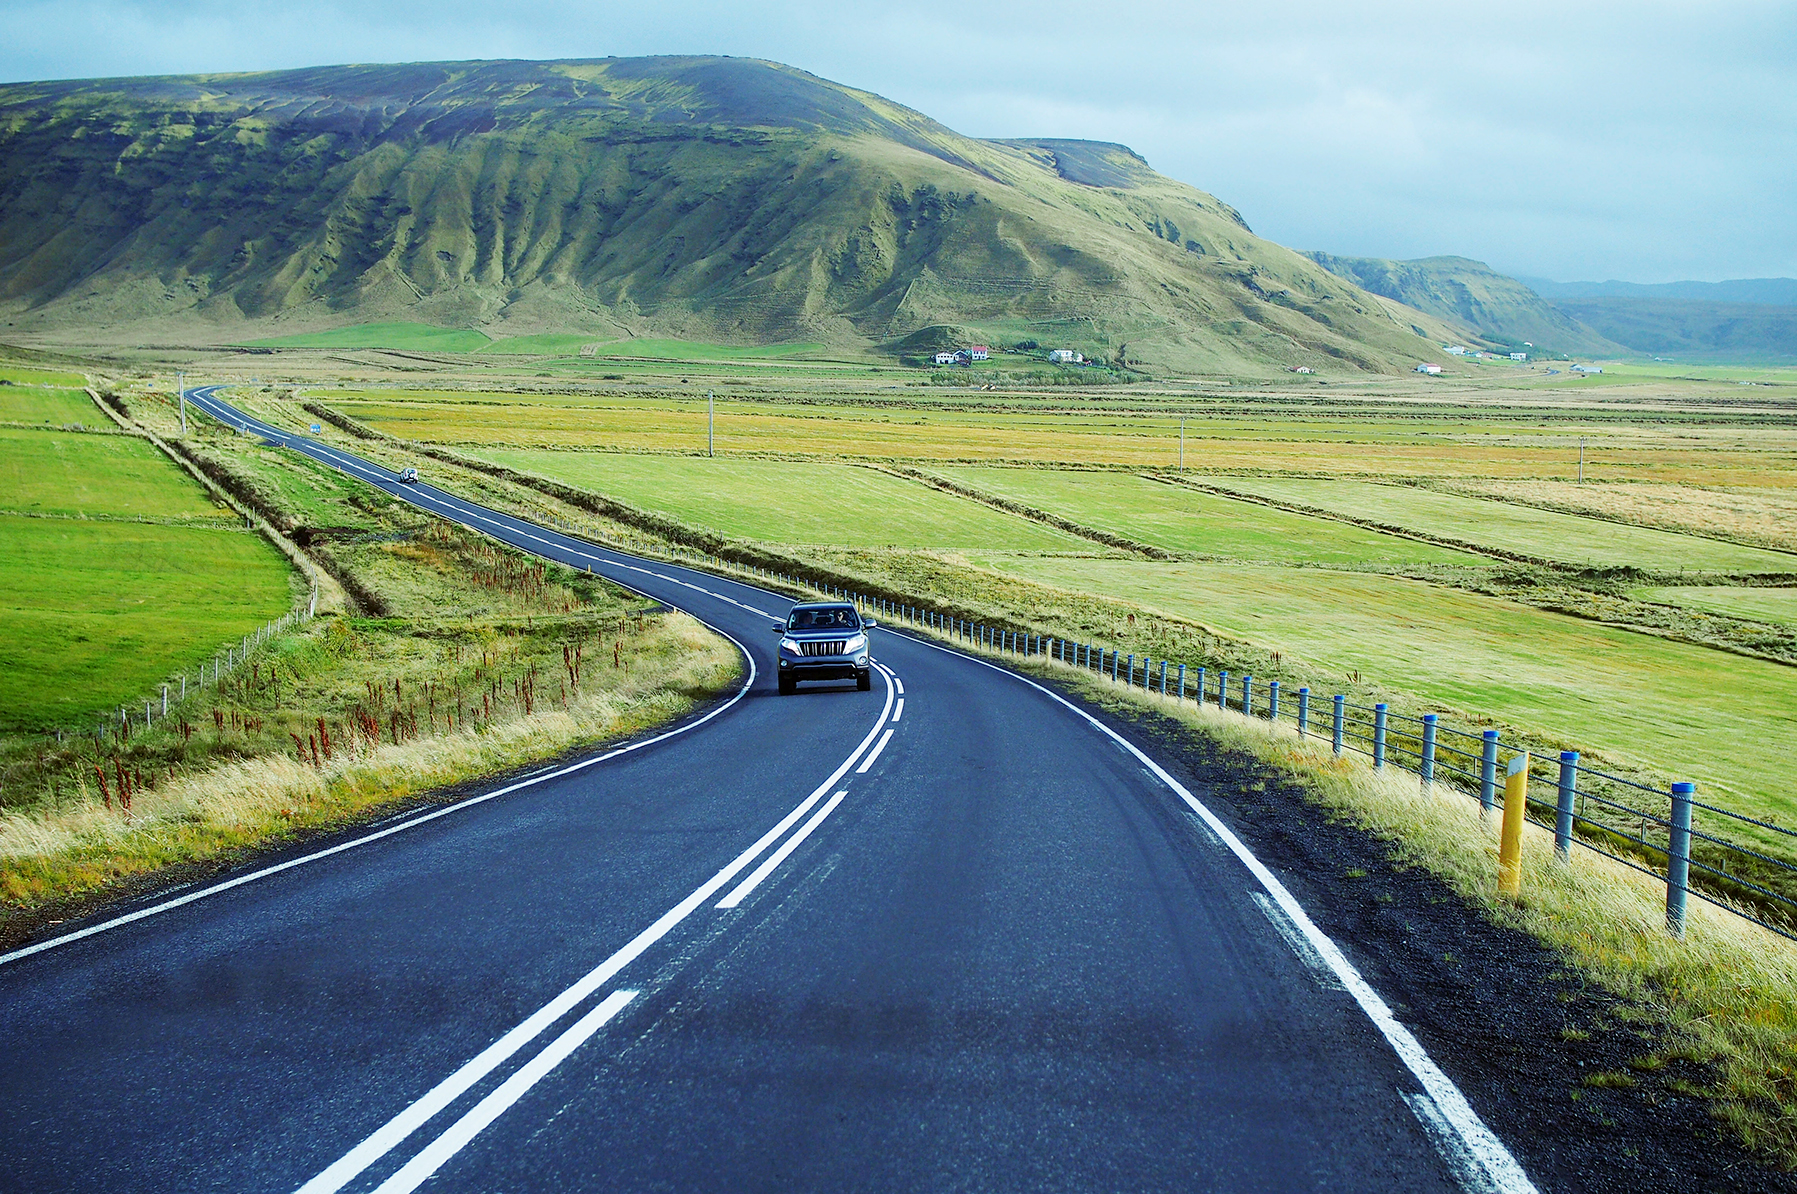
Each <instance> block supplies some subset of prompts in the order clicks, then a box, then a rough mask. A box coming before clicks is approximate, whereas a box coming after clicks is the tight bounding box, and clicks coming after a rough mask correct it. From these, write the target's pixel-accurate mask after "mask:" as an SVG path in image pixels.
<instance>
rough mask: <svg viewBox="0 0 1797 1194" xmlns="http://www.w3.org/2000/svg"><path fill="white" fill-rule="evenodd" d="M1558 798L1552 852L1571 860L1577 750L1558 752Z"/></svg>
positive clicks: (1576, 780) (1576, 789)
mask: <svg viewBox="0 0 1797 1194" xmlns="http://www.w3.org/2000/svg"><path fill="white" fill-rule="evenodd" d="M1559 788H1560V799H1559V803H1558V806H1557V807H1556V809H1555V814H1556V815H1555V817H1554V853H1555V854H1556V855H1557V856H1558V857H1559V859H1560V861H1561V862H1571V861H1572V802H1573V798H1574V797H1575V796H1576V795H1577V794H1578V789H1579V752H1578V751H1576V750H1563V751H1561V752H1560V783H1559Z"/></svg>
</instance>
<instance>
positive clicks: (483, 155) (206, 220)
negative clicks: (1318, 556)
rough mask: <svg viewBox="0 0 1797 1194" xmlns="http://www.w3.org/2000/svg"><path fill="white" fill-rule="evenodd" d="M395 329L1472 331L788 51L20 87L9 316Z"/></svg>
mask: <svg viewBox="0 0 1797 1194" xmlns="http://www.w3.org/2000/svg"><path fill="white" fill-rule="evenodd" d="M379 321H411V322H417V323H427V324H434V325H438V326H442V327H448V328H470V329H480V330H482V331H484V332H486V333H488V334H491V335H495V336H508V335H518V334H529V333H547V332H562V331H568V332H579V333H589V332H590V333H604V334H607V335H608V336H611V337H617V336H622V335H635V336H665V337H684V338H690V339H705V340H714V341H719V340H721V341H728V342H734V343H783V342H790V341H799V340H803V341H809V342H822V343H825V344H827V345H831V346H836V347H841V348H848V349H853V350H856V351H862V352H871V351H875V346H877V345H882V344H887V345H890V344H893V343H895V342H898V341H900V340H902V339H903V338H904V337H905V336H907V335H910V334H911V333H913V332H916V331H918V330H919V329H922V328H926V327H931V326H934V325H950V326H954V327H960V328H966V329H969V330H970V331H971V332H975V333H978V334H979V335H981V336H983V337H988V338H989V340H990V342H992V343H995V344H1003V343H1008V342H1010V341H1011V340H1013V339H1034V340H1039V341H1042V342H1044V343H1054V344H1061V343H1065V344H1067V345H1068V346H1069V347H1075V348H1080V349H1082V350H1084V351H1085V352H1086V353H1087V354H1088V355H1089V356H1091V355H1095V356H1099V357H1101V358H1103V359H1106V360H1117V359H1119V358H1121V359H1123V360H1126V361H1128V362H1132V363H1139V364H1141V365H1142V366H1143V367H1145V368H1151V369H1152V368H1164V369H1181V370H1198V371H1235V370H1240V371H1248V372H1258V373H1268V372H1273V371H1277V370H1279V369H1282V368H1283V367H1286V366H1295V365H1299V364H1308V365H1311V366H1313V367H1323V366H1328V367H1332V368H1336V369H1352V370H1361V371H1393V370H1399V371H1407V370H1408V369H1409V368H1411V367H1412V365H1413V364H1414V362H1415V361H1416V360H1418V359H1421V356H1420V354H1425V353H1428V352H1430V349H1429V348H1428V344H1429V342H1431V341H1433V340H1436V339H1438V338H1445V337H1448V336H1451V335H1454V334H1455V331H1454V329H1452V328H1450V327H1448V326H1447V325H1446V324H1443V323H1441V322H1439V321H1438V320H1436V319H1434V318H1433V317H1431V316H1429V315H1426V314H1423V313H1420V312H1418V311H1415V310H1410V309H1407V308H1404V307H1401V306H1399V305H1397V304H1396V303H1394V302H1391V301H1389V300H1387V299H1385V298H1380V297H1376V296H1374V295H1372V294H1369V293H1367V292H1366V291H1364V290H1362V289H1360V288H1359V287H1358V286H1356V285H1353V284H1351V283H1349V282H1347V281H1345V280H1343V279H1341V278H1338V277H1336V276H1335V275H1332V274H1330V273H1329V272H1327V271H1325V270H1324V269H1323V268H1322V267H1320V266H1318V265H1317V264H1315V263H1314V262H1312V261H1311V260H1309V259H1307V258H1305V257H1303V256H1301V255H1299V254H1297V253H1294V252H1292V251H1290V250H1288V249H1285V248H1283V247H1281V246H1279V245H1276V244H1273V243H1271V242H1269V241H1266V240H1263V239H1261V238H1259V237H1257V236H1255V235H1254V234H1253V232H1251V231H1250V230H1249V228H1248V227H1247V225H1246V224H1245V223H1244V222H1243V221H1242V219H1241V217H1240V216H1239V215H1238V214H1237V213H1236V211H1235V210H1234V209H1232V208H1231V207H1229V206H1228V205H1227V204H1225V203H1222V202H1220V201H1218V200H1217V199H1216V198H1214V197H1213V196H1211V195H1208V194H1205V193H1204V192H1202V191H1198V190H1196V189H1194V188H1192V187H1189V186H1186V185H1184V184H1181V183H1177V182H1174V181H1172V180H1170V179H1167V178H1164V177H1162V176H1161V175H1159V174H1157V173H1156V172H1155V171H1154V170H1153V169H1152V168H1151V167H1150V166H1149V165H1148V163H1147V162H1145V161H1143V160H1142V158H1141V157H1140V156H1138V155H1136V154H1135V153H1133V152H1131V151H1130V150H1129V149H1127V148H1125V147H1123V146H1120V145H1112V144H1106V143H1099V142H1086V141H1068V140H1013V141H980V140H975V139H972V138H968V137H963V136H961V135H959V134H957V133H955V132H953V131H952V130H950V129H948V128H945V127H943V126H942V125H941V124H938V123H937V122H935V121H933V120H931V119H929V118H928V117H926V116H924V115H922V114H920V113H917V112H914V111H911V110H910V109H907V108H903V107H901V106H899V105H897V104H893V103H891V102H889V101H887V100H884V99H882V98H880V97H879V96H876V95H873V94H870V93H868V92H864V91H857V90H855V89H853V88H849V87H844V86H841V85H839V84H836V83H831V82H828V81H826V80H823V79H819V78H817V77H815V76H812V75H809V74H806V73H804V72H802V71H798V70H795V69H793V68H791V67H786V66H781V65H779V64H776V63H769V62H759V61H751V60H744V59H732V58H637V59H604V60H597V61H570V62H509V61H508V62H460V63H420V64H412V65H404V66H344V67H329V68H319V69H313V70H299V71H283V72H276V73H265V74H238V75H206V76H191V77H180V78H175V77H169V78H154V79H108V80H88V81H73V82H53V83H30V84H14V85H8V86H3V87H0V327H4V328H5V329H15V330H16V331H25V332H30V331H37V332H40V333H51V334H56V335H61V336H63V337H65V338H66V337H89V336H92V335H93V334H94V332H93V329H95V328H105V329H114V330H115V331H116V330H117V329H121V328H123V329H128V332H119V333H118V334H121V335H122V334H130V335H146V334H149V332H150V330H151V329H155V330H157V331H158V332H159V333H167V334H171V335H172V334H178V335H181V336H184V337H187V338H189V340H190V341H191V340H193V339H199V338H209V339H210V340H211V341H212V342H230V341H238V340H244V339H249V338H251V337H262V336H272V335H283V334H289V333H297V332H309V331H314V330H323V329H330V328H335V327H342V326H345V325H348V324H358V323H370V322H379Z"/></svg>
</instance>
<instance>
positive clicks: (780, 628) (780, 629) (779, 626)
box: [774, 622, 786, 634]
mask: <svg viewBox="0 0 1797 1194" xmlns="http://www.w3.org/2000/svg"><path fill="white" fill-rule="evenodd" d="M774 633H775V634H785V633H786V625H785V624H784V623H780V622H777V623H775V624H774Z"/></svg>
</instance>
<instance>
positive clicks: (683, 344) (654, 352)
mask: <svg viewBox="0 0 1797 1194" xmlns="http://www.w3.org/2000/svg"><path fill="white" fill-rule="evenodd" d="M823 348H824V346H823V345H822V344H766V345H761V346H758V347H757V346H745V345H737V344H707V343H705V342H703V341H700V340H653V339H640V340H613V341H611V342H610V343H606V344H601V345H600V346H599V351H598V354H597V355H598V356H600V357H653V358H655V359H656V360H663V361H731V360H738V361H753V360H767V359H776V358H779V357H790V356H796V355H798V354H799V353H810V352H822V351H823Z"/></svg>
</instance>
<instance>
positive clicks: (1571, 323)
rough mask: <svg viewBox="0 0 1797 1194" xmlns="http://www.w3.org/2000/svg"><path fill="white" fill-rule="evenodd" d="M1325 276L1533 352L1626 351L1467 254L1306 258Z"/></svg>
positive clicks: (1604, 353)
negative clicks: (1413, 258) (1416, 257)
mask: <svg viewBox="0 0 1797 1194" xmlns="http://www.w3.org/2000/svg"><path fill="white" fill-rule="evenodd" d="M1307 256H1309V257H1310V258H1311V259H1312V260H1313V261H1316V262H1317V263H1318V264H1319V265H1321V266H1322V267H1323V268H1324V269H1327V270H1328V271H1329V272H1330V273H1332V274H1336V275H1338V276H1339V277H1343V278H1346V279H1348V280H1349V281H1351V282H1353V283H1354V284H1356V285H1357V286H1361V287H1363V288H1365V289H1367V290H1370V291H1372V292H1373V293H1374V294H1378V295H1383V296H1385V297H1386V298H1389V299H1396V300H1397V301H1398V302H1400V303H1404V304H1406V305H1408V306H1411V307H1415V308H1416V309H1417V310H1419V311H1427V312H1429V313H1430V314H1433V315H1438V316H1440V317H1442V318H1443V319H1448V320H1452V321H1454V322H1455V323H1457V324H1459V325H1460V326H1462V327H1463V328H1465V329H1466V330H1467V331H1469V332H1471V333H1473V334H1475V335H1477V336H1481V337H1484V338H1485V339H1487V340H1489V341H1491V342H1493V343H1495V344H1502V345H1507V346H1511V347H1517V348H1520V347H1522V346H1523V345H1524V344H1532V345H1534V346H1535V348H1536V350H1537V351H1542V352H1565V353H1585V354H1594V355H1599V356H1609V355H1620V354H1622V353H1625V352H1626V351H1627V350H1626V349H1625V348H1624V347H1623V346H1622V345H1620V344H1617V343H1614V342H1612V341H1610V340H1609V339H1607V338H1606V337H1605V336H1603V335H1602V334H1600V333H1599V332H1597V331H1594V330H1593V329H1592V328H1589V327H1586V326H1584V325H1583V324H1581V323H1580V322H1578V320H1577V319H1576V318H1574V317H1572V316H1570V315H1568V314H1567V313H1566V312H1564V311H1562V310H1560V309H1559V308H1557V307H1556V306H1554V304H1552V303H1550V302H1548V301H1547V300H1546V299H1544V298H1542V297H1541V295H1540V294H1538V293H1536V292H1535V291H1534V290H1531V289H1530V288H1529V287H1528V286H1526V285H1524V284H1523V283H1522V282H1520V281H1518V280H1517V279H1515V278H1512V277H1508V276H1507V275H1504V274H1500V273H1498V272H1496V271H1495V270H1493V269H1492V268H1491V267H1490V266H1488V265H1486V264H1485V263H1484V262H1482V261H1473V260H1471V259H1470V258H1466V257H1424V258H1421V259H1419V260H1416V261H1388V260H1386V259H1384V258H1382V257H1338V256H1336V255H1335V254H1332V253H1321V252H1312V253H1309V254H1307Z"/></svg>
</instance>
